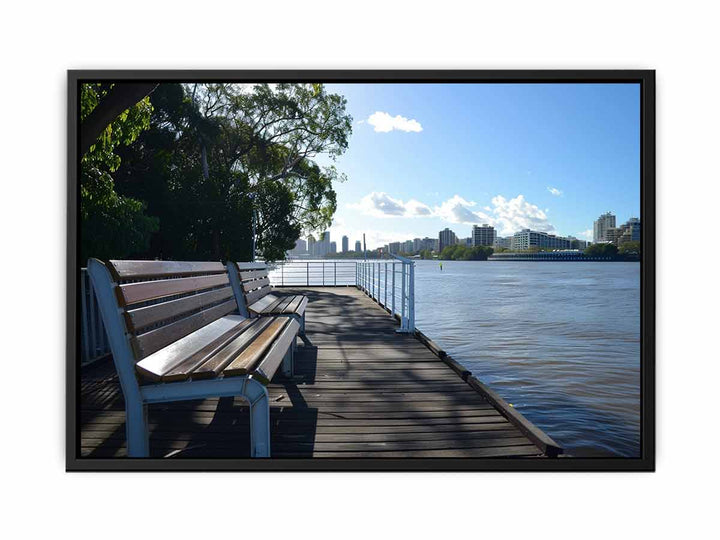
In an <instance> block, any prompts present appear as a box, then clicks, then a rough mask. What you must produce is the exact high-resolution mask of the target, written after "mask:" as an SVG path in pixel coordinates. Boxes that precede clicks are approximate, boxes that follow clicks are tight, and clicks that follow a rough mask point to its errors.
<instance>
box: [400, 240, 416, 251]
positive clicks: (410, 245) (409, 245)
mask: <svg viewBox="0 0 720 540" xmlns="http://www.w3.org/2000/svg"><path fill="white" fill-rule="evenodd" d="M400 251H402V252H403V253H412V252H413V241H412V240H407V241H406V242H403V243H402V246H400Z"/></svg>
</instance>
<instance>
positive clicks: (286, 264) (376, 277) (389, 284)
mask: <svg viewBox="0 0 720 540" xmlns="http://www.w3.org/2000/svg"><path fill="white" fill-rule="evenodd" d="M396 274H399V277H400V279H397V280H396V279H395V276H396ZM270 281H271V282H272V283H273V285H275V286H286V287H287V286H290V287H314V286H326V287H328V286H330V287H335V286H355V287H357V288H358V289H360V290H361V291H363V292H364V293H365V294H367V295H368V296H369V297H370V298H372V299H373V300H374V301H375V302H377V303H378V304H380V305H381V306H382V307H383V308H385V309H386V310H387V311H388V312H389V313H390V314H392V315H397V316H398V318H399V319H400V328H399V329H398V332H402V333H412V332H414V331H415V262H414V261H413V260H412V259H408V258H405V257H400V256H398V255H392V258H391V259H382V260H378V259H375V260H362V261H360V260H335V261H333V260H327V261H302V260H290V261H283V262H280V263H277V264H275V265H272V268H271V271H270ZM396 299H397V302H396ZM396 306H397V307H398V308H399V311H398V310H397V309H396Z"/></svg>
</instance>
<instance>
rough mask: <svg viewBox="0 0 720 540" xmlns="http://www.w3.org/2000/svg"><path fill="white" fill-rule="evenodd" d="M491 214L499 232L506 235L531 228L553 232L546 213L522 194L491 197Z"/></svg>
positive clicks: (553, 229)
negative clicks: (509, 196)
mask: <svg viewBox="0 0 720 540" xmlns="http://www.w3.org/2000/svg"><path fill="white" fill-rule="evenodd" d="M492 204H493V215H494V216H495V227H496V228H497V229H499V234H501V235H508V234H512V233H515V232H517V231H519V230H521V229H532V230H534V231H542V232H548V233H554V232H555V227H553V225H552V224H551V223H550V222H549V221H548V217H547V214H546V213H545V212H543V210H542V209H541V208H539V207H538V206H537V205H534V204H531V203H529V202H527V201H526V200H525V197H524V196H523V195H518V196H517V197H515V198H514V199H506V198H505V197H503V196H502V195H498V196H496V197H493V199H492Z"/></svg>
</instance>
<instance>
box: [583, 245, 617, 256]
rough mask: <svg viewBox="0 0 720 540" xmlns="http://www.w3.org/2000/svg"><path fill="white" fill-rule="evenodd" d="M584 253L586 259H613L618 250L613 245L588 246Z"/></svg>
mask: <svg viewBox="0 0 720 540" xmlns="http://www.w3.org/2000/svg"><path fill="white" fill-rule="evenodd" d="M584 253H585V255H586V256H588V257H607V258H614V257H615V256H617V254H618V248H617V246H616V245H615V244H590V245H589V246H588V247H587V248H585V252H584Z"/></svg>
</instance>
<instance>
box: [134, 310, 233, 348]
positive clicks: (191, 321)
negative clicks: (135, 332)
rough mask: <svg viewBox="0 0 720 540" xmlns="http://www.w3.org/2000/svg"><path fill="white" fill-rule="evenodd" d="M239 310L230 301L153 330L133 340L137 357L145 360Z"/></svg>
mask: <svg viewBox="0 0 720 540" xmlns="http://www.w3.org/2000/svg"><path fill="white" fill-rule="evenodd" d="M236 309H237V303H236V302H235V300H234V299H233V300H228V301H227V302H223V303H222V304H218V305H217V306H213V307H211V308H209V309H205V310H203V311H200V312H198V313H195V314H194V315H191V316H190V317H186V318H184V319H180V320H179V321H176V322H174V323H171V324H168V325H167V326H163V327H161V328H158V329H156V330H151V331H149V332H147V333H145V334H142V335H140V336H138V337H134V338H132V339H131V343H132V346H133V350H134V351H135V357H136V358H138V359H140V358H145V357H146V356H148V355H150V354H152V353H154V352H156V351H159V350H160V349H162V348H163V347H165V346H167V345H169V344H171V343H172V342H173V341H177V340H178V339H180V338H182V337H185V336H187V335H188V334H190V333H192V332H194V331H196V330H198V329H200V328H202V327H203V326H205V325H207V324H210V323H211V322H213V321H215V320H216V319H219V318H221V317H223V316H224V315H227V314H229V313H231V312H233V311H235V310H236Z"/></svg>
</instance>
